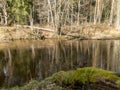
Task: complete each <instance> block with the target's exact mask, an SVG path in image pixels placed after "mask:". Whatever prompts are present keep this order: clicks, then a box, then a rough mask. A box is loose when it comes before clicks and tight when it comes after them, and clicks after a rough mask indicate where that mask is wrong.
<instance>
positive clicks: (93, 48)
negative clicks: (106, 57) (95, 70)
mask: <svg viewBox="0 0 120 90" xmlns="http://www.w3.org/2000/svg"><path fill="white" fill-rule="evenodd" d="M92 51H93V56H92V58H93V61H92V66H93V67H96V63H97V62H96V59H97V58H96V56H97V48H96V44H93V47H92Z"/></svg>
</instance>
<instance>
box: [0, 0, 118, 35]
mask: <svg viewBox="0 0 120 90" xmlns="http://www.w3.org/2000/svg"><path fill="white" fill-rule="evenodd" d="M119 8H120V0H0V25H2V26H3V25H5V26H12V25H17V24H19V25H30V26H31V27H32V26H34V25H39V26H46V25H49V26H51V27H53V28H54V31H55V33H57V34H58V35H59V34H61V28H63V27H67V26H73V25H74V26H80V25H82V24H85V23H88V24H89V23H90V24H94V25H95V24H107V25H110V26H115V28H116V29H119V28H120V9H119Z"/></svg>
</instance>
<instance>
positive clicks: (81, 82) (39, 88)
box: [1, 67, 120, 90]
mask: <svg viewBox="0 0 120 90" xmlns="http://www.w3.org/2000/svg"><path fill="white" fill-rule="evenodd" d="M107 89H108V90H119V89H120V77H119V76H118V75H117V74H116V73H114V72H111V71H106V70H102V69H98V68H93V67H86V68H78V69H76V70H71V71H66V72H65V71H60V72H58V73H56V74H53V75H52V76H51V77H48V78H46V79H45V80H43V81H36V80H32V81H30V82H29V83H28V84H26V85H24V86H23V87H18V86H16V87H13V88H11V89H1V90H107Z"/></svg>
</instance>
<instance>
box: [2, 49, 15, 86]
mask: <svg viewBox="0 0 120 90" xmlns="http://www.w3.org/2000/svg"><path fill="white" fill-rule="evenodd" d="M6 55H7V56H6ZM5 58H6V60H7V61H8V62H6V63H7V64H6V65H5V67H4V74H5V81H6V83H7V85H8V86H9V85H11V84H12V76H13V72H12V71H13V70H12V69H13V68H12V56H11V51H10V49H8V50H7V54H6V53H5Z"/></svg>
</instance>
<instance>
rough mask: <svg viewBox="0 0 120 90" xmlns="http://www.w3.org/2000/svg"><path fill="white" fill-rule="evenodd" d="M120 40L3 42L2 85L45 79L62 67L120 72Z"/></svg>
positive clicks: (0, 54)
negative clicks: (96, 68) (94, 68)
mask: <svg viewBox="0 0 120 90" xmlns="http://www.w3.org/2000/svg"><path fill="white" fill-rule="evenodd" d="M119 64H120V40H104V41H100V40H98V41H97V40H83V41H75V40H74V41H66V40H59V41H58V40H44V41H14V42H10V43H0V87H10V86H15V85H23V84H24V83H26V82H29V81H30V80H31V79H37V80H42V79H44V78H46V77H48V76H51V75H52V74H53V73H55V72H58V71H60V70H65V71H67V70H72V69H76V68H78V67H89V66H92V67H99V68H102V69H106V70H111V71H114V72H117V73H120V65H119Z"/></svg>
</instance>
